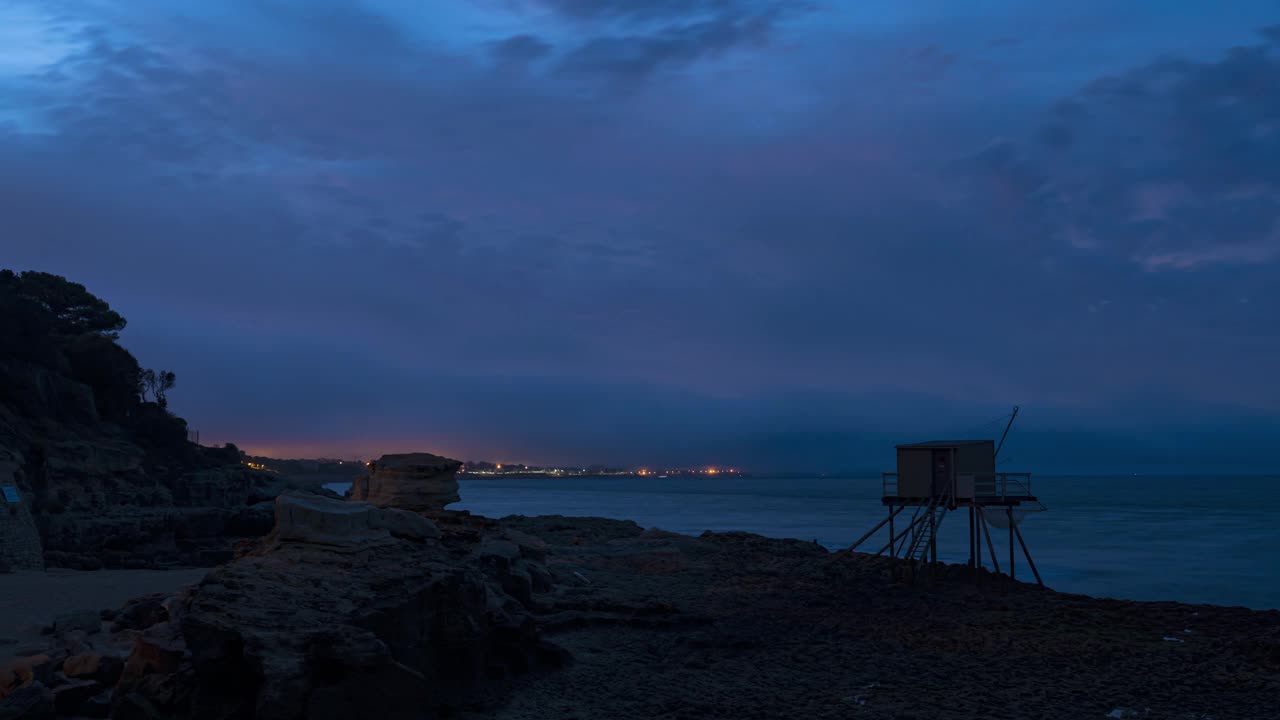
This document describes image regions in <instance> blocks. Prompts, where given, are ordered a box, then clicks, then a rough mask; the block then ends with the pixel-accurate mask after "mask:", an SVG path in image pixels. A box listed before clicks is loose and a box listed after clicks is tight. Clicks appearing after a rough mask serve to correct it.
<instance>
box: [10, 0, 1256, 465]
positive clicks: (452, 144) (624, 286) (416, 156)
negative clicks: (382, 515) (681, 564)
mask: <svg viewBox="0 0 1280 720" xmlns="http://www.w3.org/2000/svg"><path fill="white" fill-rule="evenodd" d="M0 266H6V267H13V268H17V269H38V270H46V271H51V272H56V273H59V274H64V275H66V276H68V277H70V278H72V279H75V280H77V281H80V282H83V283H85V284H86V285H87V286H89V288H90V289H91V290H93V291H94V292H96V293H98V294H99V295H101V296H103V297H105V298H106V299H107V300H108V301H110V302H111V303H112V304H113V305H114V306H115V307H116V308H118V309H119V310H120V311H121V312H122V313H123V314H124V315H125V316H126V317H128V318H129V320H130V325H129V328H128V329H127V330H126V332H125V334H124V336H123V339H124V342H125V343H126V345H127V346H128V347H130V349H132V350H133V351H134V352H135V354H137V355H138V356H139V358H140V360H141V361H142V363H143V364H144V365H145V366H152V367H162V368H168V369H172V370H174V371H176V372H177V374H178V387H177V389H176V390H175V391H174V392H173V394H172V399H173V405H174V407H175V409H176V410H177V411H178V412H179V413H180V414H182V415H183V416H185V417H186V418H187V419H188V420H189V422H190V424H191V426H192V427H193V428H197V429H199V430H200V431H201V435H202V439H204V440H206V441H215V442H222V441H234V442H236V443H237V444H239V445H241V447H244V448H247V449H250V450H251V451H256V452H267V453H272V454H277V455H293V456H297V455H315V454H327V455H345V456H352V455H357V454H358V455H363V456H368V455H371V454H375V453H379V452H382V451H395V450H409V449H429V450H434V451H437V452H442V453H447V454H450V455H453V456H455V457H461V458H473V459H480V458H488V459H496V460H502V459H505V460H508V461H525V462H546V463H567V462H584V463H585V462H610V463H619V464H625V463H645V464H650V463H669V464H674V463H690V464H692V463H698V464H701V463H727V464H738V465H745V466H749V467H754V468H757V469H775V468H789V469H816V468H824V469H855V468H856V469H863V468H872V469H874V468H877V467H879V466H880V465H881V464H883V462H885V461H886V458H887V457H888V453H887V452H886V448H887V447H888V446H889V444H890V443H891V442H892V441H893V440H900V439H919V438H921V437H923V436H930V435H938V434H961V435H973V434H979V435H990V434H991V433H992V432H994V431H997V430H998V423H993V420H995V418H997V417H999V416H1000V415H1001V414H1002V413H1005V412H1007V410H1008V408H1009V406H1011V405H1013V404H1015V403H1017V404H1020V405H1022V406H1023V408H1024V412H1023V415H1022V416H1021V419H1020V421H1019V425H1018V426H1017V432H1016V433H1015V439H1014V440H1011V442H1010V451H1009V452H1010V461H1011V462H1014V461H1016V462H1015V464H1016V465H1019V466H1021V467H1026V468H1027V469H1032V470H1046V469H1048V470H1076V469H1082V470H1095V471H1102V470H1108V469H1126V470H1127V469H1129V468H1130V467H1132V468H1142V469H1148V468H1154V469H1165V470H1188V471H1194V470H1197V469H1202V468H1217V469H1221V468H1228V467H1229V468H1232V469H1241V470H1248V469H1252V470H1257V469H1272V470H1274V469H1276V468H1277V467H1278V466H1280V461H1278V460H1277V459H1276V457H1275V452H1276V447H1277V443H1276V438H1277V437H1280V377H1278V375H1280V331H1278V330H1277V329H1276V328H1277V327H1280V323H1277V321H1276V319H1275V315H1276V314H1277V312H1278V311H1280V282H1277V281H1280V8H1277V6H1276V4H1275V2H1274V0H1231V2H1228V3H1224V2H1220V1H1214V0H1204V1H1201V0H1195V1H1191V0H1184V1H1179V0H1129V1H1128V2H1123V3H1117V2H1114V1H1113V0H1073V1H1072V2H1066V1H1065V0H1062V1H1059V0H1053V1H1051V2H1050V1H1046V2H1034V3H1032V2H1025V1H1024V0H970V1H968V2H954V1H953V0H915V1H913V2H902V1H901V0H847V1H845V0H825V1H824V0H812V1H809V0H470V1H464V0H431V1H430V2H423V1H421V0H221V1H219V2H205V1H204V0H128V2H125V1H124V0H116V1H111V0H4V1H3V2H0ZM1268 453H1270V454H1268ZM1011 469H1014V468H1012V467H1011Z"/></svg>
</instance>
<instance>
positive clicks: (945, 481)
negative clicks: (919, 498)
mask: <svg viewBox="0 0 1280 720" xmlns="http://www.w3.org/2000/svg"><path fill="white" fill-rule="evenodd" d="M950 487H951V451H950V450H934V451H933V494H934V495H943V494H945V493H946V492H947V490H948V488H950Z"/></svg>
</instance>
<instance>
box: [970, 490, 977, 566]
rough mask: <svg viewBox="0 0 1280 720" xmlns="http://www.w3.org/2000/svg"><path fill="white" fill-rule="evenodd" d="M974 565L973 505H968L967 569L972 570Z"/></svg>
mask: <svg viewBox="0 0 1280 720" xmlns="http://www.w3.org/2000/svg"><path fill="white" fill-rule="evenodd" d="M975 567H977V566H976V565H974V563H973V506H972V505H970V506H969V569H970V570H972V569H974V568H975Z"/></svg>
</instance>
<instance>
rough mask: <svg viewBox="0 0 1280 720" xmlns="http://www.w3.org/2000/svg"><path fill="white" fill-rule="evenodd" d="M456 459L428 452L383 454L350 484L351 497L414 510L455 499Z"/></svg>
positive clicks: (451, 501) (440, 508)
mask: <svg viewBox="0 0 1280 720" xmlns="http://www.w3.org/2000/svg"><path fill="white" fill-rule="evenodd" d="M460 467H462V463H460V462H458V461H457V460H450V459H449V458H445V457H440V456H439V455H432V454H431V453H408V454H403V455H383V456H382V457H380V458H378V460H377V461H376V462H372V463H369V472H368V474H366V475H363V476H361V477H360V478H358V479H357V480H356V481H355V482H354V483H353V484H352V487H351V499H352V500H362V501H365V502H370V503H373V504H374V505H377V506H378V507H395V508H401V509H404V510H412V511H415V512H423V511H431V510H442V509H444V507H445V506H446V505H448V504H449V503H455V502H458V501H459V500H460V499H461V498H460V497H458V478H457V473H458V468H460Z"/></svg>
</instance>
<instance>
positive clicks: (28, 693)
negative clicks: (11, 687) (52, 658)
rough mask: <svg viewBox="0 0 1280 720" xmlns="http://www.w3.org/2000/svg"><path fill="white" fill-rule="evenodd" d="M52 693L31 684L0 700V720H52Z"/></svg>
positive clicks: (35, 684) (38, 683) (43, 686)
mask: <svg viewBox="0 0 1280 720" xmlns="http://www.w3.org/2000/svg"><path fill="white" fill-rule="evenodd" d="M53 718H54V710H53V692H52V691H51V690H49V688H48V687H46V686H45V685H44V683H40V682H33V683H30V684H28V685H24V686H23V687H20V688H18V689H17V690H15V691H13V692H11V693H9V695H8V696H6V697H5V698H4V699H3V700H0V720H53Z"/></svg>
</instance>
